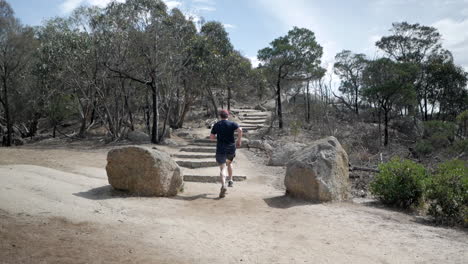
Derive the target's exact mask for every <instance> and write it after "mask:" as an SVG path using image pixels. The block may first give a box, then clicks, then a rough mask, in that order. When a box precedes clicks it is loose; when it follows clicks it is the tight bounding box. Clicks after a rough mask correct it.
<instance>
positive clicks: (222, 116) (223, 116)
mask: <svg viewBox="0 0 468 264" xmlns="http://www.w3.org/2000/svg"><path fill="white" fill-rule="evenodd" d="M228 116H229V112H228V111H227V110H221V111H219V117H221V118H223V119H226V118H228Z"/></svg>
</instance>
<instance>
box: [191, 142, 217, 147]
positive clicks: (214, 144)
mask: <svg viewBox="0 0 468 264" xmlns="http://www.w3.org/2000/svg"><path fill="white" fill-rule="evenodd" d="M190 145H191V146H199V147H215V146H216V141H215V142H206V143H197V142H195V143H190Z"/></svg>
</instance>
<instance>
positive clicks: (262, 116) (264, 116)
mask: <svg viewBox="0 0 468 264" xmlns="http://www.w3.org/2000/svg"><path fill="white" fill-rule="evenodd" d="M242 117H243V118H248V117H261V118H263V119H265V118H268V115H266V114H265V115H253V114H251V115H250V114H248V115H242V116H241V118H242Z"/></svg>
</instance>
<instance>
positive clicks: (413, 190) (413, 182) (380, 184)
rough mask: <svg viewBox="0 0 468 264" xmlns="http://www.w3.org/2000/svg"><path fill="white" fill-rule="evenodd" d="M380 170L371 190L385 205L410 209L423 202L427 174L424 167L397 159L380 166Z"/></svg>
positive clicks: (371, 185)
mask: <svg viewBox="0 0 468 264" xmlns="http://www.w3.org/2000/svg"><path fill="white" fill-rule="evenodd" d="M379 170H380V172H379V173H378V174H377V175H376V177H375V179H374V180H373V181H372V182H371V184H370V190H371V192H372V194H374V195H375V196H376V197H378V198H379V199H380V200H381V201H382V202H383V203H385V204H388V205H394V206H398V207H402V208H408V207H410V206H412V205H418V204H419V203H420V202H421V201H422V197H423V193H424V183H425V179H426V174H427V173H426V169H425V168H424V167H423V166H421V165H419V164H417V163H415V162H413V161H410V160H400V159H397V158H395V159H392V160H391V161H389V162H387V163H384V164H382V165H380V166H379Z"/></svg>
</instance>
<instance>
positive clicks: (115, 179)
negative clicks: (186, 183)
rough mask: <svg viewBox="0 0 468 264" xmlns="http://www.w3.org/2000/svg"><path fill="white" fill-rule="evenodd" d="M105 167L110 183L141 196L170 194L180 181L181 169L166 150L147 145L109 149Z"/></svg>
mask: <svg viewBox="0 0 468 264" xmlns="http://www.w3.org/2000/svg"><path fill="white" fill-rule="evenodd" d="M106 171H107V177H108V180H109V184H110V185H112V187H114V188H115V189H118V190H125V191H129V192H131V193H134V194H137V195H142V196H174V195H177V193H178V192H179V191H180V190H181V188H182V185H183V175H182V173H181V170H180V168H179V166H178V165H177V164H176V162H175V161H174V160H173V159H172V158H171V157H170V156H169V154H167V153H165V152H162V151H159V150H156V149H151V148H148V147H140V146H131V147H123V148H116V149H113V150H111V151H109V153H108V154H107V166H106Z"/></svg>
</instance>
